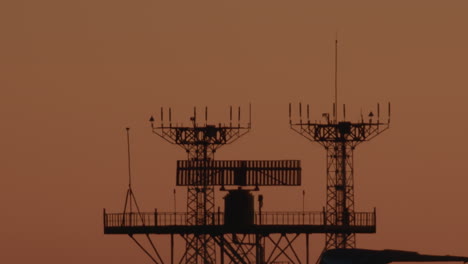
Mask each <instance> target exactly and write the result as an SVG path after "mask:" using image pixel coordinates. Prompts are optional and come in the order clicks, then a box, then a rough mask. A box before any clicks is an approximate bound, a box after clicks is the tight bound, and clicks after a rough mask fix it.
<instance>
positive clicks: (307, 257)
mask: <svg viewBox="0 0 468 264" xmlns="http://www.w3.org/2000/svg"><path fill="white" fill-rule="evenodd" d="M306 264H309V234H306Z"/></svg>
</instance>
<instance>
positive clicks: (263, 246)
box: [104, 109, 375, 264]
mask: <svg viewBox="0 0 468 264" xmlns="http://www.w3.org/2000/svg"><path fill="white" fill-rule="evenodd" d="M167 113H168V115H169V118H168V120H169V121H168V122H166V123H164V117H165V116H164V114H163V111H162V110H161V118H160V120H159V121H156V120H155V119H154V118H153V117H152V118H151V119H150V121H151V128H152V130H153V132H154V133H155V134H157V135H159V136H160V137H162V138H163V139H165V140H167V141H168V142H170V143H172V144H175V145H178V146H181V147H182V148H183V149H184V150H185V151H186V152H187V156H188V157H187V160H180V161H177V174H176V184H177V186H183V187H186V188H187V210H186V212H159V211H157V210H155V211H154V212H150V213H145V212H141V211H140V210H139V207H137V206H134V208H136V209H137V212H133V211H132V210H131V209H130V211H128V210H127V211H124V213H107V212H106V211H104V233H105V234H126V235H129V236H130V237H131V238H132V240H133V241H135V243H136V244H137V245H138V246H139V247H140V248H141V249H142V250H143V251H144V252H145V253H146V254H147V255H148V256H149V257H150V258H151V260H152V261H153V262H154V263H164V262H165V261H164V260H163V258H161V256H160V254H159V252H158V250H157V247H156V243H154V242H153V240H152V238H151V236H159V235H170V238H171V239H170V241H171V258H170V263H171V264H172V263H174V261H175V260H174V258H175V255H174V236H179V237H180V238H182V240H183V241H184V242H185V249H184V250H183V253H182V255H181V256H180V259H179V260H178V261H177V263H213V264H214V263H222V264H224V263H226V262H227V263H242V264H248V263H256V264H264V263H307V264H309V250H308V248H309V235H310V234H313V233H336V234H341V233H344V232H353V233H374V232H375V212H369V213H358V212H354V211H353V212H350V214H351V215H352V216H351V217H352V219H354V221H352V222H350V223H349V225H347V226H343V225H336V224H333V223H332V222H327V218H326V215H325V213H324V212H323V211H318V212H305V211H290V212H264V211H262V205H263V197H262V196H261V195H259V196H258V197H257V199H254V195H253V193H254V192H255V191H257V190H259V189H260V188H263V187H268V186H277V187H279V186H281V187H287V186H299V185H300V184H301V164H300V161H298V160H215V159H214V155H215V152H216V151H217V150H218V149H219V148H220V147H221V146H224V145H226V144H230V143H232V142H234V141H235V140H237V139H238V138H239V137H241V136H243V135H245V134H246V133H247V132H248V131H249V130H250V129H251V125H250V120H249V122H248V123H247V125H244V126H243V125H241V121H240V119H241V118H240V117H241V115H240V109H239V110H238V111H237V121H235V122H233V120H232V116H233V113H232V109H231V111H230V121H229V124H228V125H224V124H218V125H210V124H208V121H207V120H208V117H207V115H208V111H207V109H205V120H204V122H203V123H201V124H200V123H199V122H198V121H197V120H198V119H197V112H196V110H195V111H194V113H193V116H192V117H191V118H190V120H191V125H190V126H183V125H174V124H173V123H172V111H171V110H169V111H167ZM249 116H250V111H249ZM249 119H250V118H249ZM234 123H235V124H234ZM215 187H218V188H219V190H220V191H221V192H224V193H225V196H224V211H221V210H220V208H219V207H218V209H217V210H216V209H215V208H216V206H215V199H214V196H215ZM129 189H130V190H131V185H129ZM129 193H130V194H132V196H131V197H133V198H134V195H133V192H131V191H130V192H129ZM127 200H128V199H127ZM255 200H257V202H258V206H257V209H256V210H255ZM131 201H136V200H135V199H133V200H132V199H130V202H131ZM135 203H136V202H135ZM125 208H128V207H127V206H126V207H125ZM137 235H138V236H137ZM150 235H151V236H150ZM139 236H141V237H143V238H146V239H147V240H148V242H147V244H149V247H147V248H145V247H144V246H143V244H142V243H141V242H140V240H138V239H137V237H139ZM300 236H304V237H303V239H298V238H299V237H300ZM300 240H302V241H303V242H305V245H304V246H305V248H306V250H305V251H302V252H299V251H298V250H297V248H296V244H297V243H298V241H300ZM177 252H180V250H177Z"/></svg>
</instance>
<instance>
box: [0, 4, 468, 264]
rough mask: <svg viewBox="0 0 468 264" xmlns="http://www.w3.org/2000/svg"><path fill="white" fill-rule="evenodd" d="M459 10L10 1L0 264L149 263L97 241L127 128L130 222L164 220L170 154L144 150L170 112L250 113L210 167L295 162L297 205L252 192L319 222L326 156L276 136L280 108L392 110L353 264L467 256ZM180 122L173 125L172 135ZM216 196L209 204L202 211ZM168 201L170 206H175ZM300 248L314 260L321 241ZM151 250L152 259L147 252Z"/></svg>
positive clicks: (275, 193)
mask: <svg viewBox="0 0 468 264" xmlns="http://www.w3.org/2000/svg"><path fill="white" fill-rule="evenodd" d="M467 11H468V3H467V2H466V1H427V0H426V1H399V0H396V1H386V2H385V3H383V2H382V1H378V2H376V1H318V2H317V1H284V0H282V1H276V0H268V1H220V0H218V1H157V0H134V1H123V0H113V1H108V0H81V1H63V0H41V1H34V0H23V1H20V0H12V1H8V0H7V1H2V2H1V3H0V38H1V39H0V40H1V41H0V87H1V95H0V118H1V120H2V121H1V125H0V127H1V132H0V136H1V139H0V142H1V145H0V146H1V147H0V175H1V178H2V184H1V186H2V187H3V188H2V191H1V192H0V198H1V199H0V215H1V217H0V219H1V220H0V234H1V235H0V257H1V259H2V262H5V263H28V262H35V263H50V264H58V263H69V264H75V263H86V264H97V263H113V264H116V263H149V260H148V259H147V258H146V256H144V254H143V253H141V252H140V250H139V249H138V248H137V247H136V246H135V245H134V244H133V243H132V242H131V240H130V239H128V238H127V237H124V236H104V235H103V228H102V208H103V207H106V208H107V209H108V210H110V211H114V212H116V211H120V210H122V207H123V201H124V198H125V197H124V195H125V192H126V180H127V179H126V176H127V170H126V169H127V167H126V166H127V164H126V142H125V130H124V128H125V127H126V126H130V127H132V139H133V146H132V147H133V160H134V164H133V165H134V168H133V169H134V191H135V193H136V195H137V197H138V199H139V203H140V206H141V207H142V208H144V210H147V211H152V210H153V209H154V208H158V209H159V210H160V211H169V210H172V203H168V200H170V199H171V194H172V189H173V188H174V183H175V161H176V160H177V159H184V158H185V154H184V152H183V151H182V150H181V149H179V148H177V147H176V146H172V145H169V144H167V143H166V142H164V141H163V140H162V139H160V138H158V137H157V136H155V135H153V134H151V130H150V128H149V124H148V122H147V119H148V117H149V116H150V115H151V114H156V113H157V111H158V109H159V107H161V106H172V107H173V109H174V112H175V113H174V119H176V120H179V121H184V122H187V121H188V117H189V115H190V113H191V112H190V111H191V107H192V106H194V105H196V106H199V107H200V108H201V107H203V106H205V105H208V106H209V107H210V109H211V113H212V114H211V115H210V119H211V120H213V122H215V123H218V122H222V121H224V120H227V119H228V113H229V112H228V106H229V105H241V106H243V107H245V108H247V107H248V104H249V102H251V103H252V106H253V130H252V132H251V133H250V134H248V135H246V136H245V137H244V138H242V139H241V140H239V141H237V142H236V143H235V144H233V145H230V146H226V147H223V148H222V149H221V150H220V151H219V152H218V154H217V158H218V159H301V160H302V162H303V183H304V186H303V187H300V188H290V189H286V188H285V189H284V190H274V189H271V188H270V189H269V188H263V189H262V190H261V193H262V194H264V196H265V208H266V210H274V209H275V210H300V209H301V190H302V189H305V190H306V194H307V196H306V209H308V210H321V208H322V206H323V205H324V200H325V151H324V150H323V149H322V148H321V147H320V146H319V145H318V144H312V143H309V142H307V141H306V139H304V138H301V137H300V136H299V135H297V134H295V133H294V132H293V131H292V130H290V129H289V127H288V112H287V104H288V103H289V102H299V101H302V102H303V103H309V104H311V110H312V111H313V115H315V116H316V118H317V119H318V118H320V116H321V113H323V112H327V111H330V109H331V102H332V99H333V58H334V57H333V56H334V55H333V52H334V47H333V42H334V38H335V33H336V32H338V35H339V39H340V51H339V52H340V66H339V67H340V71H339V86H340V87H339V90H340V101H341V102H345V103H346V104H347V109H348V117H353V118H357V117H358V115H359V112H360V109H361V108H363V109H364V110H366V111H367V109H371V107H374V106H375V104H376V103H377V102H381V103H385V102H387V101H391V102H392V110H393V113H392V125H391V129H390V130H389V131H387V132H385V133H384V134H382V135H381V136H379V137H378V138H376V139H374V140H373V141H372V142H369V143H365V144H363V145H361V146H359V147H358V149H357V150H356V156H355V168H356V174H355V183H356V210H358V211H365V210H372V209H373V207H374V206H375V207H377V212H378V232H377V234H375V235H361V236H358V238H357V239H358V240H357V244H358V246H359V247H363V248H374V249H383V248H393V249H403V250H416V251H420V252H422V253H432V254H453V255H465V256H467V255H468V248H467V242H468V240H467V239H468V228H467V223H468V210H467V201H468V198H467V195H466V193H467V192H466V186H467V184H468V179H467V178H466V162H467V156H468V154H467V149H468V139H467V137H466V136H467V135H468V133H467V132H468V122H467V116H468V107H467V105H466V100H467V98H468V92H467V91H466V87H467V86H468V79H467V73H466V72H467V69H468V63H467V62H468V51H467V47H468V36H467V34H466V30H467V27H468V18H467V16H466V13H467ZM187 123H188V122H187ZM221 196H222V195H220V194H219V192H218V204H219V205H221V203H220V201H221V200H220V197H221ZM184 197H185V192H184V188H181V189H178V192H177V199H178V207H179V208H183V207H184ZM311 242H312V243H313V245H314V250H313V252H314V255H313V257H314V258H315V257H316V254H317V252H319V251H320V250H321V248H322V247H323V235H315V236H313V237H312V240H311ZM161 247H162V248H165V246H163V245H161Z"/></svg>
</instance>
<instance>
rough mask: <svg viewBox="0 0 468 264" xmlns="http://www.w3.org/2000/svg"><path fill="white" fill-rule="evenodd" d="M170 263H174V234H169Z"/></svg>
mask: <svg viewBox="0 0 468 264" xmlns="http://www.w3.org/2000/svg"><path fill="white" fill-rule="evenodd" d="M171 264H174V234H171Z"/></svg>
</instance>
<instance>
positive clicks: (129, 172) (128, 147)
mask: <svg viewBox="0 0 468 264" xmlns="http://www.w3.org/2000/svg"><path fill="white" fill-rule="evenodd" d="M126 129H127V156H128V188H131V187H132V167H131V159H130V128H129V127H127V128H126Z"/></svg>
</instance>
